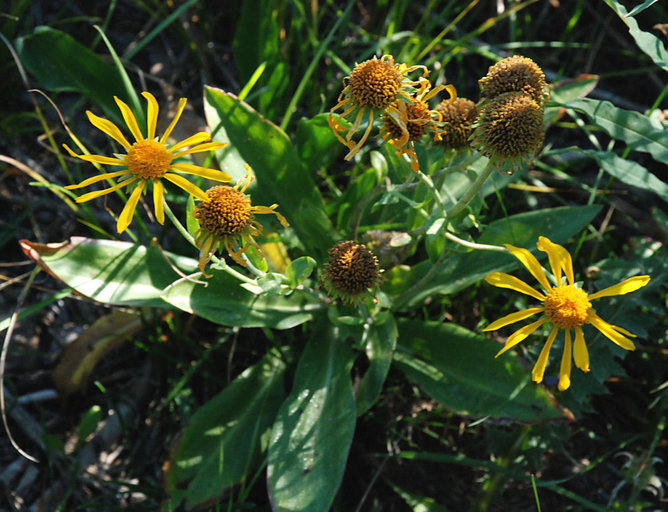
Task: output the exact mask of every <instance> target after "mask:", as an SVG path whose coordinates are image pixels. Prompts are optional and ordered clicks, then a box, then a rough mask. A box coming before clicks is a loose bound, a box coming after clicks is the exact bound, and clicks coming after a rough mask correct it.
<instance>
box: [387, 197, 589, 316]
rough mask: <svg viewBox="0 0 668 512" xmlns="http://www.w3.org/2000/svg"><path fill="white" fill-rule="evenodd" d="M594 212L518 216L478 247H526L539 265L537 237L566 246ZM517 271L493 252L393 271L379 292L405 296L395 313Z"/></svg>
mask: <svg viewBox="0 0 668 512" xmlns="http://www.w3.org/2000/svg"><path fill="white" fill-rule="evenodd" d="M599 210H600V206H598V205H590V206H573V207H570V206H564V207H559V208H551V209H545V210H538V211H533V212H526V213H520V214H517V215H513V216H511V217H508V218H505V219H500V220H497V221H494V222H492V223H491V224H489V225H488V226H487V228H486V229H485V231H483V233H482V235H481V236H480V237H479V238H478V240H477V242H478V243H481V244H489V245H498V246H500V245H503V244H505V243H508V244H512V245H515V246H520V247H526V248H528V249H529V250H532V251H535V252H536V257H538V258H539V259H540V258H543V257H545V253H543V252H539V251H537V250H536V241H537V240H538V237H539V236H541V235H542V236H547V237H548V238H550V240H552V241H553V242H555V243H565V242H566V241H567V240H568V239H569V238H570V237H571V236H573V235H575V234H576V233H578V232H580V231H581V230H582V229H583V228H584V227H585V226H586V225H587V224H589V223H590V222H591V220H592V219H593V218H594V217H595V216H596V214H597V213H598V211H599ZM519 266H520V263H519V262H518V261H517V259H516V258H514V257H512V256H511V255H509V254H502V253H498V252H490V251H471V252H466V253H458V254H452V255H450V256H449V257H448V258H447V259H446V260H445V262H443V263H441V264H440V265H438V266H434V265H433V263H431V262H430V261H423V262H421V263H419V264H417V265H415V266H414V267H412V268H411V269H410V270H408V271H405V270H403V269H404V268H405V267H394V268H393V269H392V270H391V271H389V272H386V273H385V274H384V276H385V286H384V287H383V291H385V292H386V293H387V294H388V295H398V294H400V293H402V292H405V295H404V296H402V297H400V300H399V302H398V303H396V304H395V307H396V308H398V309H399V310H406V309H412V308H414V307H417V306H418V305H419V304H421V303H422V301H424V299H426V298H427V297H429V296H430V295H434V294H450V293H455V292H457V291H459V290H461V289H463V288H465V287H467V286H469V285H471V284H473V283H475V282H478V281H480V280H481V279H483V278H484V277H485V276H486V275H487V274H488V273H490V272H492V271H499V272H507V271H509V270H512V269H514V268H517V267H519ZM427 273H428V274H427ZM425 276H426V277H425ZM421 280H422V281H421ZM417 282H422V284H420V285H419V287H418V289H415V290H410V288H411V287H412V286H414V285H415V284H416V283H417Z"/></svg>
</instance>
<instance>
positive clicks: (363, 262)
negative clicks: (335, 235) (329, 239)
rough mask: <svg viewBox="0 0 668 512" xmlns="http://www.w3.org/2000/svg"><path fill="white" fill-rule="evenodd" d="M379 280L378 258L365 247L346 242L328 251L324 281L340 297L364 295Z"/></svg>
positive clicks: (349, 241) (350, 241)
mask: <svg viewBox="0 0 668 512" xmlns="http://www.w3.org/2000/svg"><path fill="white" fill-rule="evenodd" d="M379 279H380V274H379V270H378V258H376V256H374V255H373V253H372V252H371V251H370V250H369V249H367V248H366V246H364V245H361V244H357V243H355V242H353V241H352V240H348V241H345V242H339V243H338V244H336V245H335V246H334V247H332V248H331V249H330V250H329V261H328V263H327V269H326V280H327V283H328V284H329V285H330V286H331V287H332V288H333V289H334V290H335V291H336V292H339V293H340V294H341V295H343V296H345V297H350V296H352V295H359V294H361V293H364V292H366V291H367V290H368V289H369V288H372V287H374V286H375V285H376V284H377V283H378V280H379Z"/></svg>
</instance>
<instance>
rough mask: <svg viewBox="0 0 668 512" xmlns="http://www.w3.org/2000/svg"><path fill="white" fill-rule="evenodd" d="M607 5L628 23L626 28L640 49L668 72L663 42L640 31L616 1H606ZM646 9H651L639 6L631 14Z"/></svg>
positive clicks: (667, 55) (667, 52)
mask: <svg viewBox="0 0 668 512" xmlns="http://www.w3.org/2000/svg"><path fill="white" fill-rule="evenodd" d="M605 3H606V4H608V5H609V6H610V8H611V9H612V10H613V11H615V12H616V13H617V15H618V16H619V17H620V18H621V20H622V21H623V22H624V23H626V26H627V27H629V34H631V37H633V39H634V40H635V42H636V44H637V45H638V48H640V49H641V50H642V51H643V52H645V53H646V54H647V55H649V57H650V58H651V59H652V60H653V61H654V63H655V64H656V65H657V66H659V67H660V68H662V69H663V70H664V71H668V51H666V47H665V46H664V44H663V43H662V42H661V39H659V38H658V37H656V36H655V35H654V34H650V33H649V32H645V31H644V30H640V27H638V22H637V21H636V20H635V18H633V17H632V15H631V14H629V13H628V12H627V11H626V8H625V7H624V6H623V5H622V4H620V3H619V2H617V1H616V0H605ZM645 4H647V2H645ZM650 5H651V4H650ZM645 7H649V5H645V6H637V7H636V8H635V9H633V11H631V12H632V13H634V14H635V13H638V12H640V10H642V8H645Z"/></svg>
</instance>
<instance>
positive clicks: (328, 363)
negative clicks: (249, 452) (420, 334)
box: [267, 322, 356, 512]
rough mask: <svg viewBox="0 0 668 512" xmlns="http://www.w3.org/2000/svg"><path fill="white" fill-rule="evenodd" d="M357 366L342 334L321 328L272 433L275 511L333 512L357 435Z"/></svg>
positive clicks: (307, 350)
mask: <svg viewBox="0 0 668 512" xmlns="http://www.w3.org/2000/svg"><path fill="white" fill-rule="evenodd" d="M352 363H353V353H352V351H351V350H350V349H349V348H348V346H347V345H345V343H344V341H343V340H342V339H340V337H339V336H338V335H337V329H336V328H335V327H334V326H332V325H331V324H328V323H326V322H321V323H320V325H318V326H316V328H315V329H314V331H313V336H312V338H311V339H310V340H309V342H308V344H307V345H306V347H305V348H304V351H303V353H302V356H301V358H300V360H299V364H298V366H297V371H296V374H295V380H294V383H293V387H292V392H291V393H290V396H288V398H287V399H286V400H285V402H284V403H283V406H282V407H281V409H280V411H279V412H278V415H277V417H276V422H275V423H274V426H273V429H272V435H271V442H270V445H269V463H268V467H267V485H268V488H269V495H270V498H271V503H272V508H273V510H274V511H276V512H278V511H281V512H287V511H295V512H296V511H300V512H322V511H325V510H329V507H330V506H331V504H332V501H333V500H334V496H335V494H336V492H337V490H338V488H339V485H340V483H341V478H342V476H343V471H344V469H345V465H346V459H347V458H348V450H349V449H350V443H351V442H352V438H353V432H354V430H355V419H356V416H355V399H354V397H353V389H352V384H351V382H350V369H351V367H352Z"/></svg>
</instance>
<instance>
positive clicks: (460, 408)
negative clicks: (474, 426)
mask: <svg viewBox="0 0 668 512" xmlns="http://www.w3.org/2000/svg"><path fill="white" fill-rule="evenodd" d="M398 326H399V343H398V346H397V351H396V352H395V353H394V361H395V364H396V365H397V367H398V368H399V369H401V371H403V372H404V373H405V374H406V376H407V377H408V378H409V379H411V380H412V381H414V382H416V383H417V384H419V385H420V387H421V388H422V390H423V391H424V392H425V393H427V394H428V395H429V396H431V397H432V398H434V399H435V400H438V401H439V402H440V403H441V404H443V405H444V406H446V407H448V408H449V409H452V410H453V411H456V412H457V413H459V414H465V415H467V416H471V417H474V418H479V417H485V416H489V417H492V418H506V419H513V420H517V421H530V422H533V421H540V420H547V419H553V418H559V417H563V413H562V412H560V411H559V410H558V409H557V408H556V407H555V405H554V404H553V403H552V401H551V399H550V397H549V396H548V394H547V393H546V391H545V390H544V388H543V387H542V386H539V385H536V384H534V383H532V382H531V374H530V372H528V371H527V370H526V369H525V368H523V367H522V365H521V364H520V363H519V362H518V361H517V358H516V357H515V356H513V355H512V354H507V353H506V354H503V356H501V357H499V358H498V359H495V358H494V356H495V355H496V353H497V352H498V351H499V348H500V345H499V344H498V343H496V342H494V341H492V340H490V339H488V338H486V337H484V336H481V335H478V334H475V333H473V332H471V331H469V330H467V329H464V328H463V327H460V326H458V325H454V324H449V323H443V322H421V321H417V320H404V319H400V320H399V322H398Z"/></svg>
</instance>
